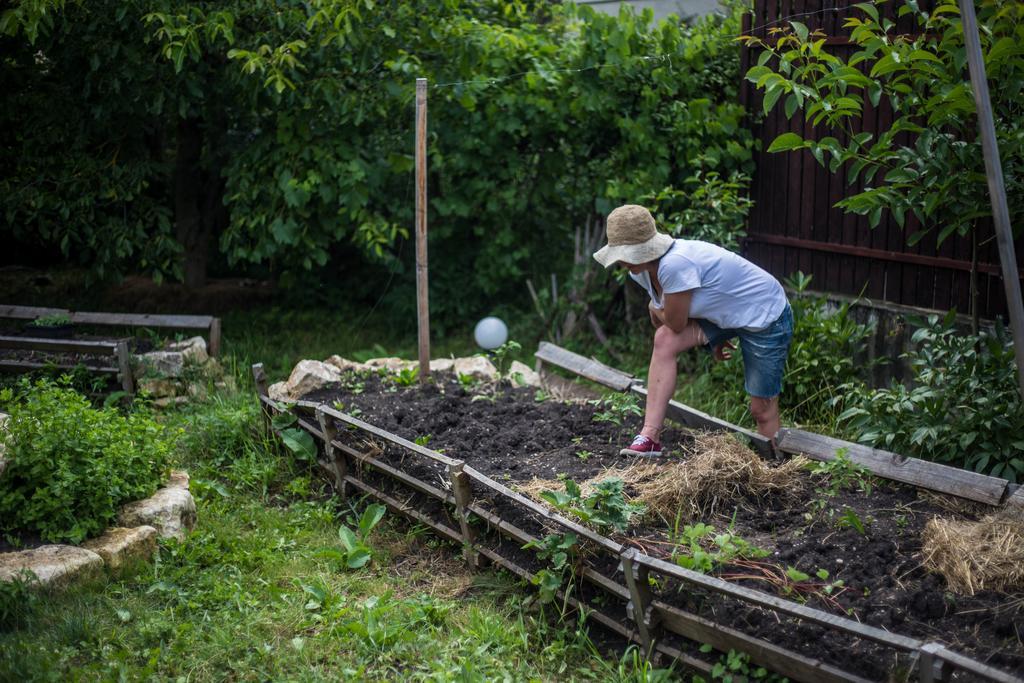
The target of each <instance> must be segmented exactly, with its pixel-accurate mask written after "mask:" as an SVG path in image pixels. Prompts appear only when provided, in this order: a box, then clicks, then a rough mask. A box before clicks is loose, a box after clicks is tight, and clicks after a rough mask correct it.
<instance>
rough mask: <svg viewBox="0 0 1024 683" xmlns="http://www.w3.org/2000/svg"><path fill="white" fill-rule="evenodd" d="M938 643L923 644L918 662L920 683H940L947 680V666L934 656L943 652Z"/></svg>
mask: <svg viewBox="0 0 1024 683" xmlns="http://www.w3.org/2000/svg"><path fill="white" fill-rule="evenodd" d="M944 649H945V648H943V647H942V646H941V645H939V644H938V643H925V644H924V645H922V646H921V649H920V658H919V660H918V670H919V678H920V681H921V683H942V682H943V681H948V680H949V666H948V665H947V664H946V662H944V661H942V660H941V659H939V658H938V657H936V656H935V655H936V654H937V653H939V652H940V651H942V650H944Z"/></svg>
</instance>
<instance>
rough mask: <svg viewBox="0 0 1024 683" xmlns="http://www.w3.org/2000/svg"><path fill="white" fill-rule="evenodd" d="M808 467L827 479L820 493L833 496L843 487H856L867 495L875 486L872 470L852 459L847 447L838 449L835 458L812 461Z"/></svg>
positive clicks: (819, 490) (812, 472)
mask: <svg viewBox="0 0 1024 683" xmlns="http://www.w3.org/2000/svg"><path fill="white" fill-rule="evenodd" d="M808 469H809V470H810V472H811V474H814V475H819V476H821V477H824V479H825V486H824V487H822V488H819V489H818V493H821V494H823V495H827V496H829V497H832V496H835V495H837V494H838V493H839V492H840V491H841V490H843V489H852V488H856V489H858V490H860V491H862V492H863V493H865V494H866V495H871V489H872V487H873V486H874V479H873V477H872V475H871V470H869V469H868V468H867V467H865V466H863V465H859V464H857V463H855V462H853V461H852V460H850V456H849V449H847V448H840V449H838V450H836V457H835V459H833V460H829V461H827V462H816V463H812V464H810V465H809V466H808Z"/></svg>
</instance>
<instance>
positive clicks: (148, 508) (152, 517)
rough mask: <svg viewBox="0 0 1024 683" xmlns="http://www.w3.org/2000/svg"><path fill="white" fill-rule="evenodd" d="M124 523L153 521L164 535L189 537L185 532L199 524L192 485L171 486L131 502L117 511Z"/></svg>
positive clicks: (149, 522) (164, 536) (141, 523)
mask: <svg viewBox="0 0 1024 683" xmlns="http://www.w3.org/2000/svg"><path fill="white" fill-rule="evenodd" d="M117 523H118V524H119V525H121V526H127V527H137V526H143V525H149V526H152V527H155V528H156V531H157V533H158V534H159V535H160V538H176V539H178V540H179V541H182V540H184V539H185V533H186V531H187V530H189V529H191V528H192V527H194V526H195V524H196V502H195V500H194V499H193V498H192V494H191V493H189V492H188V489H183V488H180V487H178V486H175V485H171V486H167V487H165V488H162V489H160V490H159V491H157V492H156V493H154V494H153V495H152V496H150V497H149V498H146V499H145V500H137V501H135V502H134V503H128V504H127V505H125V506H124V507H123V508H121V511H120V512H119V513H118V515H117Z"/></svg>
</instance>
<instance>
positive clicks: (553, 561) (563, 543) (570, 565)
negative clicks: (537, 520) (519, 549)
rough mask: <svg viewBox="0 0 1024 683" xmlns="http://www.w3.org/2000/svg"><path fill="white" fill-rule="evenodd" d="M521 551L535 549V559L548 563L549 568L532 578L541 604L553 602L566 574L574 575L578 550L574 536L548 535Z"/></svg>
mask: <svg viewBox="0 0 1024 683" xmlns="http://www.w3.org/2000/svg"><path fill="white" fill-rule="evenodd" d="M523 549H524V550H528V549H536V551H537V557H538V558H540V559H541V560H547V561H548V563H549V565H550V567H546V568H544V569H541V570H540V571H539V572H537V573H536V574H535V575H534V577H533V584H534V585H535V586H537V587H538V589H539V590H540V600H541V602H542V603H549V602H551V601H553V600H554V599H555V594H556V593H557V592H558V590H559V589H560V588H561V587H562V585H563V584H564V583H565V579H566V574H567V573H568V574H570V576H573V575H575V562H574V559H575V556H576V552H577V549H578V539H577V537H576V534H574V533H572V532H567V533H564V534H549V535H548V536H545V537H544V538H543V539H540V540H536V541H531V542H529V543H527V544H526V545H524V546H523Z"/></svg>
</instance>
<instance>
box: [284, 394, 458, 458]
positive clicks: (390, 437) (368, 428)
mask: <svg viewBox="0 0 1024 683" xmlns="http://www.w3.org/2000/svg"><path fill="white" fill-rule="evenodd" d="M303 403H306V404H309V403H310V402H309V401H305V402H303ZM312 405H313V407H314V409H315V408H316V407H317V405H318V404H312ZM322 407H323V411H324V412H325V413H327V414H328V415H330V416H331V417H333V418H336V419H338V420H341V421H342V422H344V423H345V424H349V425H352V426H353V427H356V428H358V429H361V430H363V431H364V432H369V433H370V434H373V435H374V436H379V437H380V438H382V439H384V440H385V441H390V442H391V443H393V444H395V445H397V446H401V447H402V448H404V449H406V450H409V451H412V452H413V453H416V454H418V455H422V456H423V457H425V458H429V459H430V460H433V461H434V462H439V463H441V464H442V465H445V466H447V465H451V464H452V463H455V462H457V461H456V460H455V459H454V458H449V457H448V456H446V455H441V454H440V453H438V452H437V451H432V450H430V449H429V448H424V447H423V446H420V445H419V444H415V443H413V442H412V441H409V440H408V439H403V438H402V437H400V436H398V435H397V434H392V433H391V432H389V431H387V430H385V429H381V428H380V427H374V426H373V425H372V424H370V423H368V422H363V421H362V420H359V419H356V418H354V417H352V416H351V415H346V414H345V413H342V412H339V411H337V410H335V409H334V408H330V407H328V406H327V405H323V406H322Z"/></svg>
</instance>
